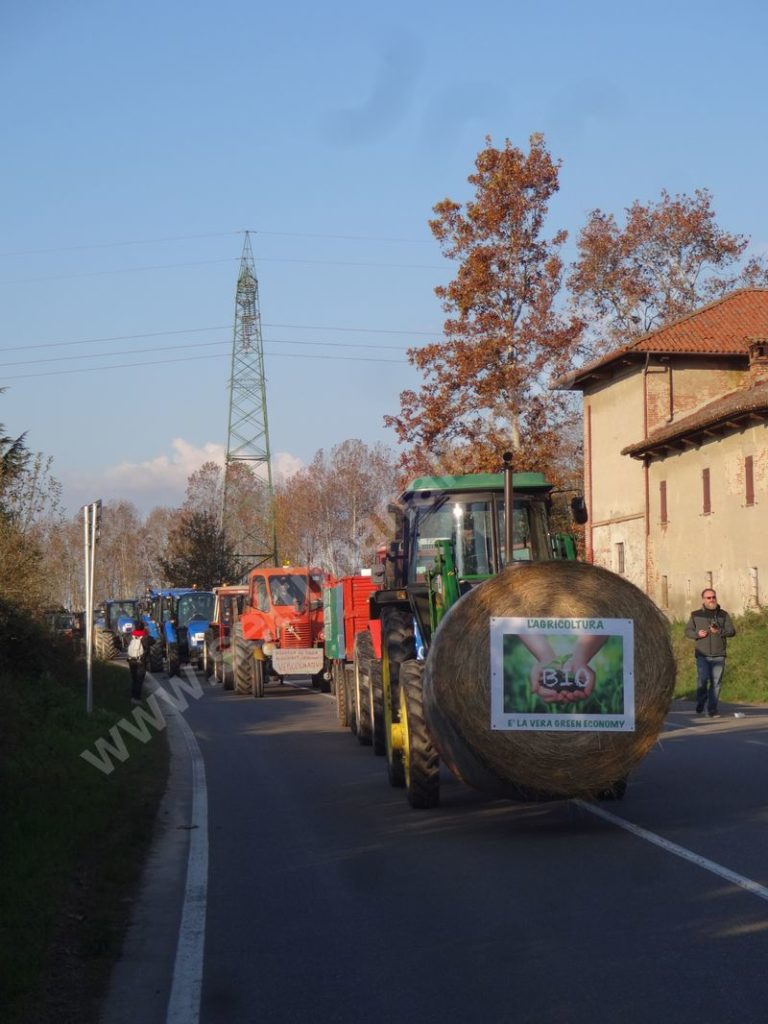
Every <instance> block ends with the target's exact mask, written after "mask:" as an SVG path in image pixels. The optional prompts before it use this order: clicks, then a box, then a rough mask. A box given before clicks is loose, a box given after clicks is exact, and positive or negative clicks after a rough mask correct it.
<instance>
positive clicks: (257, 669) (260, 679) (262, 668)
mask: <svg viewBox="0 0 768 1024" xmlns="http://www.w3.org/2000/svg"><path fill="white" fill-rule="evenodd" d="M266 668H267V663H266V662H265V661H262V659H261V658H251V693H252V694H253V696H254V697H263V696H264V677H265V676H266V674H267V673H266Z"/></svg>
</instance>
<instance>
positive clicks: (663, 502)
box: [659, 480, 667, 526]
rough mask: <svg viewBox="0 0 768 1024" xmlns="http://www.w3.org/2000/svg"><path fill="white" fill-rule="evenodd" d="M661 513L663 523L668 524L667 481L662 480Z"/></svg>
mask: <svg viewBox="0 0 768 1024" xmlns="http://www.w3.org/2000/svg"><path fill="white" fill-rule="evenodd" d="M659 514H660V516H661V525H662V526H666V525H667V481H666V480H662V481H661V483H660V484H659Z"/></svg>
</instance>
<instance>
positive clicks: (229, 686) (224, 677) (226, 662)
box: [218, 654, 235, 690]
mask: <svg viewBox="0 0 768 1024" xmlns="http://www.w3.org/2000/svg"><path fill="white" fill-rule="evenodd" d="M220 657H221V660H220V661H219V662H218V669H219V676H220V677H221V684H222V686H223V687H224V689H225V690H233V689H234V688H235V673H234V670H233V668H232V655H231V654H230V656H229V659H225V658H224V655H223V654H222V655H221V656H220Z"/></svg>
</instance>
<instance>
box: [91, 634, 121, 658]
mask: <svg viewBox="0 0 768 1024" xmlns="http://www.w3.org/2000/svg"><path fill="white" fill-rule="evenodd" d="M93 648H94V653H95V655H96V657H97V658H98V660H99V661H111V660H112V658H115V657H116V656H117V644H116V643H115V638H114V636H113V635H112V633H110V632H109V631H108V630H106V629H99V630H96V631H95V632H94V634H93Z"/></svg>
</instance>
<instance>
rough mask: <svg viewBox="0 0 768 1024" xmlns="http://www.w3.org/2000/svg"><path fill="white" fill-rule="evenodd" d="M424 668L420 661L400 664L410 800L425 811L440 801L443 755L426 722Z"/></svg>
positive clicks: (406, 779) (406, 769)
mask: <svg viewBox="0 0 768 1024" xmlns="http://www.w3.org/2000/svg"><path fill="white" fill-rule="evenodd" d="M421 671H422V666H421V663H420V662H418V661H406V662H405V663H404V664H402V665H401V666H400V725H401V727H402V730H403V766H404V768H405V790H406V795H407V797H408V803H409V804H410V805H411V807H416V808H418V809H420V810H424V809H426V808H428V807H437V805H438V803H439V802H440V758H439V755H438V753H437V751H436V750H435V748H434V747H433V746H432V741H431V739H430V738H429V733H428V731H427V725H426V722H425V721H424V705H423V700H422V692H421Z"/></svg>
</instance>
